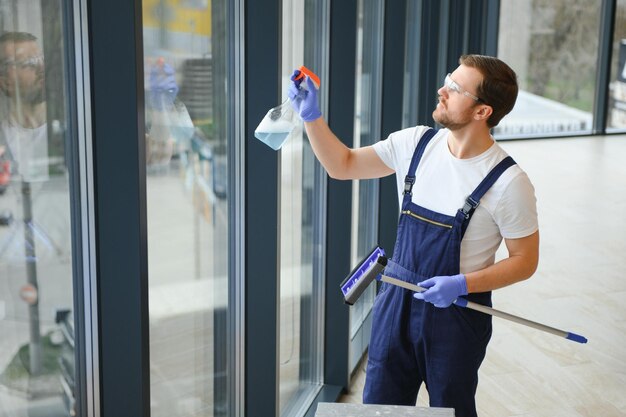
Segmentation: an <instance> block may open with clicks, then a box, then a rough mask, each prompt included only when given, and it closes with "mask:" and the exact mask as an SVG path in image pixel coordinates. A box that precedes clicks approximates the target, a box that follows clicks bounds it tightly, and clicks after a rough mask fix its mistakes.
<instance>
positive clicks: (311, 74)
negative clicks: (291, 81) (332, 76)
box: [296, 65, 320, 88]
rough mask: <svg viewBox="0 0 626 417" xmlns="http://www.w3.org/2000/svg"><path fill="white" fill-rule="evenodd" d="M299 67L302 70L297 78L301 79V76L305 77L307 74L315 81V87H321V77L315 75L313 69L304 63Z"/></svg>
mask: <svg viewBox="0 0 626 417" xmlns="http://www.w3.org/2000/svg"><path fill="white" fill-rule="evenodd" d="M298 69H299V70H300V74H299V75H298V76H297V77H296V80H299V79H300V78H304V76H305V75H306V76H307V77H309V78H310V79H311V80H313V82H314V83H315V87H317V88H320V78H319V77H318V76H317V75H315V73H314V72H313V71H311V70H310V69H308V68H307V67H305V66H304V65H302V66H301V67H300V68H298Z"/></svg>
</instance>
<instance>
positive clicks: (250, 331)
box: [242, 0, 281, 417]
mask: <svg viewBox="0 0 626 417" xmlns="http://www.w3.org/2000/svg"><path fill="white" fill-rule="evenodd" d="M244 15H245V17H244V19H245V20H244V21H245V28H246V32H245V36H244V41H245V45H246V48H245V52H244V64H243V67H242V68H243V71H242V72H243V74H244V88H245V91H246V100H245V129H244V132H245V137H246V138H247V140H246V143H245V148H246V152H245V168H244V170H245V174H244V175H245V184H246V186H245V194H244V199H245V201H246V205H245V207H244V219H245V226H246V227H245V232H244V233H245V234H244V236H245V238H244V241H245V243H244V245H245V248H244V256H243V258H244V268H245V283H244V293H245V301H244V304H245V306H244V311H245V312H244V323H245V324H244V334H245V336H244V342H243V346H244V355H245V357H244V361H245V371H244V375H245V381H244V395H243V397H244V409H245V415H246V416H249V417H271V416H278V413H279V402H278V392H279V391H278V389H279V381H278V376H279V372H278V362H279V358H278V342H279V340H278V338H279V336H280V335H279V331H278V330H279V329H278V325H279V320H280V317H279V310H278V307H279V302H280V293H279V291H280V283H279V265H280V263H279V253H278V243H279V242H278V239H279V236H280V230H279V225H280V221H279V220H280V219H279V202H280V195H279V189H280V188H279V181H280V166H279V155H278V153H277V152H268V150H267V147H266V146H265V145H264V144H262V143H261V142H260V141H257V140H256V139H254V129H255V128H256V126H257V124H258V122H259V120H261V119H262V117H263V115H264V114H265V112H266V111H267V103H280V87H281V86H280V83H279V78H278V76H277V74H280V58H281V57H280V40H281V21H280V18H281V9H280V1H279V0H246V1H245V2H244ZM259 173H263V175H259Z"/></svg>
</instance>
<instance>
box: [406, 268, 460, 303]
mask: <svg viewBox="0 0 626 417" xmlns="http://www.w3.org/2000/svg"><path fill="white" fill-rule="evenodd" d="M417 285H419V286H420V287H422V288H426V291H424V292H417V293H415V294H413V297H415V298H416V299H418V300H424V301H426V302H429V303H432V304H434V305H435V307H439V308H445V307H449V306H450V305H451V304H452V303H453V302H454V301H455V300H456V299H457V298H458V297H459V296H461V295H467V282H466V280H465V275H463V274H458V275H452V276H449V275H446V276H436V277H432V278H430V279H427V280H426V281H422V282H420V283H418V284H417Z"/></svg>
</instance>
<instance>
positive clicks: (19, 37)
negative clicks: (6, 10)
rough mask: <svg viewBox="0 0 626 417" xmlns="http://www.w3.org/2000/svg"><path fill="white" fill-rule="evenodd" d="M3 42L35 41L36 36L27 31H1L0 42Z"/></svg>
mask: <svg viewBox="0 0 626 417" xmlns="http://www.w3.org/2000/svg"><path fill="white" fill-rule="evenodd" d="M5 42H37V37H36V36H35V35H33V34H32V33H28V32H3V33H2V35H0V43H5Z"/></svg>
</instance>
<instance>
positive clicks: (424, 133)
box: [289, 55, 539, 417]
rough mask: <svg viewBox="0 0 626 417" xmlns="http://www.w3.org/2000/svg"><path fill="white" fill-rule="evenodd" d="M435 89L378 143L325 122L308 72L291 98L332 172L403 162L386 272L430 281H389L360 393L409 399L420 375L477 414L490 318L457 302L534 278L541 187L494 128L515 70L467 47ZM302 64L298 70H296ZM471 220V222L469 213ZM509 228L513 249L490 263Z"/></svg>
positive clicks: (397, 168) (376, 172)
mask: <svg viewBox="0 0 626 417" xmlns="http://www.w3.org/2000/svg"><path fill="white" fill-rule="evenodd" d="M459 63H460V66H459V67H458V68H457V69H456V70H455V71H454V72H453V73H452V74H448V76H446V78H445V82H444V85H443V86H442V87H441V88H440V89H439V90H438V95H439V103H438V104H437V107H436V108H435V110H434V112H433V119H434V120H435V121H436V122H437V123H439V124H440V125H442V126H443V127H444V129H441V130H438V131H435V130H433V129H429V128H428V127H425V126H417V127H413V128H409V129H405V130H402V131H399V132H395V133H392V134H391V135H390V136H389V138H388V139H387V140H384V141H380V142H378V143H376V144H374V145H373V146H367V147H363V148H359V149H349V148H347V147H346V146H345V145H343V144H342V143H341V142H340V141H339V140H338V139H337V137H336V136H335V135H334V134H333V133H332V131H331V130H330V129H329V127H328V125H327V124H326V122H325V121H324V120H323V118H322V117H321V113H320V111H319V108H318V105H317V91H316V89H315V87H314V85H313V83H312V82H311V80H309V79H308V78H307V79H306V83H307V87H308V88H307V89H304V88H302V86H301V85H300V81H294V82H293V84H292V86H291V87H290V94H289V95H290V99H291V101H292V104H293V106H294V108H295V109H296V111H297V112H298V114H299V115H300V117H301V118H302V119H303V120H304V121H305V128H306V131H307V134H308V136H309V140H310V142H311V145H312V147H313V150H314V152H315V154H316V155H317V157H318V159H319V160H320V162H321V163H322V165H323V166H324V167H325V168H326V170H327V171H328V173H329V175H330V176H331V177H333V178H337V179H365V178H379V177H383V176H386V175H390V174H393V173H396V175H397V179H398V180H397V183H398V191H399V193H400V202H401V207H402V208H401V215H400V220H399V225H398V235H397V240H396V244H395V248H394V252H393V259H391V260H390V261H389V264H388V266H387V267H386V269H385V274H386V275H389V276H392V277H395V278H398V279H401V280H404V281H410V282H412V283H414V284H418V285H419V286H421V287H423V288H426V290H425V291H424V292H423V293H415V294H413V293H411V292H410V291H407V290H405V289H402V288H399V287H395V286H391V285H389V284H387V283H383V285H382V287H381V289H380V292H379V294H378V296H377V297H376V301H375V303H374V307H373V314H374V316H373V327H372V337H371V341H370V346H369V359H368V366H367V378H366V382H365V388H364V393H363V400H364V403H376V404H397V405H414V404H415V402H416V399H417V394H418V390H419V388H420V386H421V384H422V383H425V384H426V387H427V389H428V393H429V398H430V404H431V406H438V407H451V408H454V409H455V412H456V416H457V417H462V416H476V415H477V414H476V405H475V400H474V396H475V393H476V387H477V384H478V368H479V366H480V364H481V362H482V360H483V358H484V356H485V352H486V348H487V343H488V341H489V339H490V337H491V330H492V329H491V317H490V316H488V315H485V314H482V313H479V312H475V311H472V310H469V309H464V308H460V307H458V306H456V305H453V302H454V301H455V300H456V299H457V298H458V297H463V296H465V298H467V299H468V300H471V301H475V302H478V303H481V304H486V305H491V291H492V290H495V289H497V288H501V287H504V286H507V285H511V284H513V283H515V282H518V281H521V280H524V279H527V278H529V277H530V276H531V275H532V274H533V273H534V271H535V269H536V267H537V262H538V251H539V232H538V222H537V213H536V200H535V195H534V189H533V186H532V184H531V183H530V180H529V179H528V177H527V175H526V174H525V173H524V171H522V170H521V169H520V168H519V167H518V166H517V165H515V162H514V161H513V160H512V159H511V158H510V157H509V156H508V155H507V154H506V153H505V152H504V150H502V149H501V148H500V146H499V145H498V144H497V143H496V142H495V141H494V139H493V138H492V137H491V135H490V129H491V128H492V127H494V126H496V125H497V124H498V123H499V122H500V120H501V119H502V117H504V116H505V115H506V114H507V113H508V112H510V111H511V109H512V108H513V105H514V104H515V100H516V98H517V92H518V86H517V77H516V75H515V73H514V72H513V70H511V68H509V67H508V66H507V65H506V64H505V63H504V62H502V61H500V60H498V59H497V58H493V57H487V56H480V55H466V56H462V57H461V58H460V60H459ZM296 75H298V73H297V72H296V73H294V76H293V77H292V79H295V76H296ZM470 220H471V222H470ZM503 238H504V240H505V244H506V247H507V249H508V257H507V258H506V259H504V260H501V261H499V262H498V263H494V262H495V252H496V250H497V248H498V246H499V245H500V243H501V241H502V239H503Z"/></svg>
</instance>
